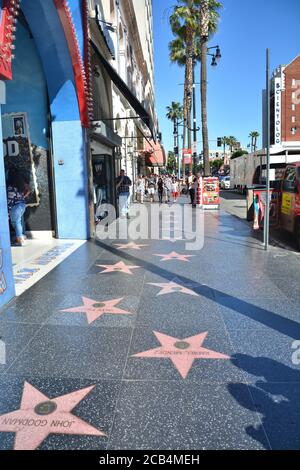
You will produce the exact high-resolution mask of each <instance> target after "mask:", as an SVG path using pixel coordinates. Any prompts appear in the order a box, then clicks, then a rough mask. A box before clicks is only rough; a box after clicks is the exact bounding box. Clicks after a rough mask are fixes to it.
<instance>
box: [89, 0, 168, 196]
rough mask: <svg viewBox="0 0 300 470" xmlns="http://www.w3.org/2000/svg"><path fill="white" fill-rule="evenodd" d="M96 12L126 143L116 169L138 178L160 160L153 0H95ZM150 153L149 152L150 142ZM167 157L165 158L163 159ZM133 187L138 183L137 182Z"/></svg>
mask: <svg viewBox="0 0 300 470" xmlns="http://www.w3.org/2000/svg"><path fill="white" fill-rule="evenodd" d="M90 4H91V16H93V17H95V18H96V19H97V21H98V24H99V26H100V27H101V30H102V34H103V35H104V36H105V37H106V38H107V39H106V44H107V46H108V48H109V49H110V52H111V54H110V58H109V59H107V61H108V63H109V65H110V68H109V67H107V64H106V67H107V70H108V71H109V74H110V76H111V78H112V104H113V119H112V120H111V121H110V124H111V125H112V127H113V130H114V132H115V133H116V134H117V135H118V136H119V137H120V138H121V140H122V143H121V145H120V146H119V147H118V149H117V158H116V170H115V171H116V173H118V172H119V171H120V169H121V168H123V169H124V170H125V171H126V173H127V175H128V176H129V177H130V178H131V179H132V181H134V180H135V179H136V177H137V175H138V174H139V173H143V174H146V173H147V171H148V168H147V166H148V165H149V166H150V167H151V168H152V167H153V166H157V167H158V166H159V165H158V164H156V162H157V160H159V159H160V160H162V159H163V156H164V154H163V151H162V153H161V154H160V155H159V159H158V158H157V159H155V158H154V159H151V158H150V157H151V156H153V155H155V154H158V153H160V152H157V146H156V145H155V143H154V140H155V139H156V134H157V117H156V111H155V98H154V58H153V24H152V2H151V1H149V0H102V1H101V0H94V1H91V2H90ZM148 144H149V145H150V148H151V155H150V154H149V151H148V149H149V145H148ZM163 163H164V162H162V164H163ZM133 190H134V187H133Z"/></svg>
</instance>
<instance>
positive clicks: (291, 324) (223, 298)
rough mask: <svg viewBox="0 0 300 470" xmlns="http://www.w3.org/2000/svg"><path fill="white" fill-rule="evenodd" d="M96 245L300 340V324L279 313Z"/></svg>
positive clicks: (117, 251)
mask: <svg viewBox="0 0 300 470" xmlns="http://www.w3.org/2000/svg"><path fill="white" fill-rule="evenodd" d="M95 243H96V244H97V245H98V246H100V247H101V248H103V249H105V250H107V251H108V252H110V253H112V254H114V255H117V256H118V257H120V258H122V259H123V260H126V261H129V262H130V263H133V264H137V263H138V266H140V267H141V268H143V269H145V270H146V271H148V272H151V273H153V274H155V275H157V276H160V277H162V278H164V279H166V280H167V281H169V282H171V281H174V279H176V283H177V284H180V285H183V286H186V287H188V288H189V289H191V290H192V291H194V292H195V293H197V294H199V295H201V296H202V297H206V298H208V299H210V300H213V301H214V302H216V303H217V304H218V305H222V306H223V307H226V308H230V309H232V310H235V311H236V312H238V313H240V314H241V315H244V316H245V317H247V318H250V319H252V320H254V321H256V322H259V323H261V324H263V325H265V326H267V327H269V328H271V329H273V330H276V331H278V332H279V333H282V334H284V335H286V336H289V337H290V338H293V339H300V323H297V322H295V321H294V320H290V319H288V318H284V317H282V316H280V315H278V314H277V313H274V312H271V311H269V310H266V309H264V308H261V307H258V306H254V305H253V304H250V303H249V302H246V301H244V300H241V299H238V298H237V297H233V296H232V295H228V294H226V293H225V292H222V291H220V290H218V289H214V288H212V287H209V286H207V285H205V284H200V283H198V282H195V281H191V279H188V278H187V277H184V276H180V275H177V274H174V273H172V272H171V271H168V270H166V269H163V268H161V267H159V266H157V265H155V264H153V263H150V262H148V261H144V260H142V259H140V258H138V257H136V256H133V255H131V254H129V253H124V252H121V251H120V250H118V249H117V248H114V247H112V246H111V245H107V244H106V243H104V242H103V241H100V240H98V239H96V240H95ZM258 318H259V319H258Z"/></svg>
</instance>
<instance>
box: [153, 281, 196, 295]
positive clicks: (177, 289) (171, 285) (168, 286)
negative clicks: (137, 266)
mask: <svg viewBox="0 0 300 470" xmlns="http://www.w3.org/2000/svg"><path fill="white" fill-rule="evenodd" d="M148 284H149V285H150V286H157V287H161V291H160V292H159V293H158V294H156V295H166V294H175V293H179V294H187V295H193V296H195V297H199V295H198V294H197V293H196V292H194V291H193V290H191V289H188V288H187V287H184V286H181V285H180V284H176V282H161V283H155V282H148Z"/></svg>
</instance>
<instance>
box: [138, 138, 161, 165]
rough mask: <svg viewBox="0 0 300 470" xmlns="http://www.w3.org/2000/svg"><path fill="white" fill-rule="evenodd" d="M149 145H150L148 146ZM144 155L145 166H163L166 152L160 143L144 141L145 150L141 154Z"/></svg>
mask: <svg viewBox="0 0 300 470" xmlns="http://www.w3.org/2000/svg"><path fill="white" fill-rule="evenodd" d="M150 144H151V145H150ZM141 153H143V154H144V155H145V159H146V165H147V166H165V165H166V152H165V149H164V148H163V146H162V145H161V144H160V143H158V142H157V143H155V142H154V141H153V140H150V143H149V142H148V141H146V144H145V149H144V150H143V151H142V152H141Z"/></svg>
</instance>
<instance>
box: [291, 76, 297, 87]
mask: <svg viewBox="0 0 300 470" xmlns="http://www.w3.org/2000/svg"><path fill="white" fill-rule="evenodd" d="M292 87H293V88H295V87H296V79H295V78H293V80H292Z"/></svg>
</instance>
